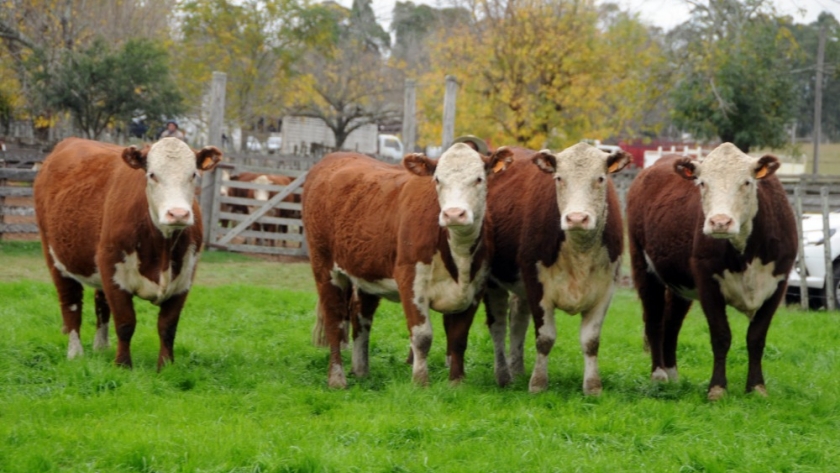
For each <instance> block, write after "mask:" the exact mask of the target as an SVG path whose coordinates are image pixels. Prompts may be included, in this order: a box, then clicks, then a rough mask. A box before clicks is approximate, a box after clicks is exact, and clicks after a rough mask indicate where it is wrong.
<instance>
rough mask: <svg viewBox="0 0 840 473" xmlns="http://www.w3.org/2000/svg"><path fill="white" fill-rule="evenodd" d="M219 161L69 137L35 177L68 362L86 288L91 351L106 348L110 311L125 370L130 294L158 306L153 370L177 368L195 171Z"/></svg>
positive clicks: (175, 143)
mask: <svg viewBox="0 0 840 473" xmlns="http://www.w3.org/2000/svg"><path fill="white" fill-rule="evenodd" d="M221 155H222V153H221V152H220V151H219V150H218V149H217V148H215V147H212V146H210V147H206V148H204V149H202V150H200V151H193V150H191V149H190V148H189V147H188V146H187V145H186V144H185V143H184V142H183V141H181V140H179V139H177V138H164V139H162V140H160V141H158V142H157V143H155V144H154V145H152V146H146V147H145V148H143V149H142V150H139V149H137V148H136V147H134V146H131V147H128V148H123V147H120V146H116V145H112V144H106V143H99V142H96V141H89V140H82V139H77V138H69V139H66V140H64V141H62V142H61V143H59V144H58V146H56V147H55V150H54V151H53V152H52V153H51V154H50V155H49V156H48V157H47V159H46V160H45V161H44V166H43V168H42V169H41V171H40V173H39V174H38V177H37V178H36V179H35V183H34V192H35V210H36V215H37V219H38V227H39V229H40V232H41V243H42V246H43V249H44V256H45V258H46V261H47V266H48V267H49V270H50V274H51V275H52V278H53V282H54V283H55V286H56V289H57V290H58V297H59V302H60V303H61V315H62V317H63V319H64V326H63V330H64V332H65V333H68V334H69V346H68V350H67V356H68V358H74V357H76V356H80V355H82V354H83V351H84V350H83V348H82V344H81V339H80V333H81V321H82V285H83V284H85V285H88V286H92V287H93V288H95V290H96V294H95V298H94V301H95V304H96V317H97V320H96V327H97V330H96V336H95V339H94V343H93V347H94V349H102V348H105V347H107V346H108V323H109V320H110V317H111V313H112V312H113V316H114V327H115V330H116V334H117V339H118V346H117V354H116V362H117V364H118V365H123V366H128V367H130V366H131V364H132V362H131V352H130V343H131V337H132V335H133V334H134V329H135V326H136V317H135V312H134V306H133V302H132V298H133V297H134V296H137V297H140V298H142V299H146V300H148V301H151V302H152V303H153V304H155V305H158V306H160V313H159V315H158V334H159V336H160V354H159V355H158V369H160V367H161V366H162V365H163V364H164V363H166V362H171V361H173V344H174V342H175V330H176V328H177V326H178V319H179V318H180V315H181V309H182V308H183V306H184V303H185V302H186V299H187V294H188V292H189V290H190V286H191V285H192V279H193V275H194V274H195V268H196V264H197V263H198V258H199V252H200V251H201V243H202V225H201V213H200V211H199V206H198V203H197V202H195V188H196V185H197V184H198V181H199V173H198V171H200V170H209V169H212V168H213V167H214V166H215V165H216V163H217V162H219V160H220V158H221Z"/></svg>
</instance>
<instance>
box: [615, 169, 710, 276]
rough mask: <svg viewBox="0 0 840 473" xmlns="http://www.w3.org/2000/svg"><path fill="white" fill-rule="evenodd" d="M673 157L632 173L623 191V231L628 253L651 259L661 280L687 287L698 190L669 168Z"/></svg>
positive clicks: (698, 211)
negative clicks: (624, 208)
mask: <svg viewBox="0 0 840 473" xmlns="http://www.w3.org/2000/svg"><path fill="white" fill-rule="evenodd" d="M676 159H677V158H676V157H664V158H661V159H659V160H657V162H656V163H655V164H654V165H653V166H651V167H649V168H646V169H643V170H642V171H641V172H639V175H638V176H636V179H635V180H634V181H633V184H632V186H631V187H630V190H629V191H628V192H627V231H628V235H629V239H630V251H631V256H633V257H634V258H635V257H638V258H641V259H640V261H641V260H642V259H644V260H647V261H648V262H649V263H648V264H651V263H652V264H653V265H654V268H655V270H656V273H657V275H659V277H660V279H662V280H663V281H668V282H669V283H670V284H673V285H678V286H681V287H685V288H693V287H694V280H693V277H692V276H691V270H690V267H689V260H690V258H691V253H692V249H693V246H694V244H693V241H694V237H695V233H696V232H697V225H698V219H700V218H702V208H701V204H700V191H699V190H698V189H697V186H696V185H695V184H694V183H693V182H692V181H688V180H685V179H683V178H681V177H680V176H678V175H677V174H676V173H675V172H674V162H675V161H676ZM638 252H641V253H642V254H638V255H636V254H635V253H638Z"/></svg>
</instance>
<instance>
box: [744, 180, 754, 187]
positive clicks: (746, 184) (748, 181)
mask: <svg viewBox="0 0 840 473" xmlns="http://www.w3.org/2000/svg"><path fill="white" fill-rule="evenodd" d="M750 184H752V182H751V181H750V180H749V179H748V180H746V181H744V187H749V186H750Z"/></svg>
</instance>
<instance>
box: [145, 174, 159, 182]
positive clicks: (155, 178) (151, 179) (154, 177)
mask: <svg viewBox="0 0 840 473" xmlns="http://www.w3.org/2000/svg"><path fill="white" fill-rule="evenodd" d="M147 177H148V178H149V180H150V181H154V182H157V181H158V178H157V176H156V175H155V173H153V172H150V173H149V174H148V175H147Z"/></svg>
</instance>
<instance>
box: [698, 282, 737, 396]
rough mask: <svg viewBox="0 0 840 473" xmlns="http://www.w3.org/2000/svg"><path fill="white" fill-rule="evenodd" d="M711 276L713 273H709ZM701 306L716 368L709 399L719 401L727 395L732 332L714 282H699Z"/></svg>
mask: <svg viewBox="0 0 840 473" xmlns="http://www.w3.org/2000/svg"><path fill="white" fill-rule="evenodd" d="M709 274H711V271H710V272H709ZM698 290H699V294H700V305H702V307H703V313H704V314H705V315H706V321H707V322H708V324H709V337H710V338H711V341H712V354H713V356H714V366H713V367H712V379H711V380H710V381H709V392H708V398H709V400H710V401H717V400H718V399H721V398H723V396H725V395H726V356H727V354H728V353H729V347H730V345H731V344H732V331H731V330H730V328H729V320H728V319H727V318H726V300H725V299H724V298H723V294H722V293H721V291H720V286H719V285H718V283H717V282H715V281H714V280H711V279H710V280H704V281H698Z"/></svg>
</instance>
